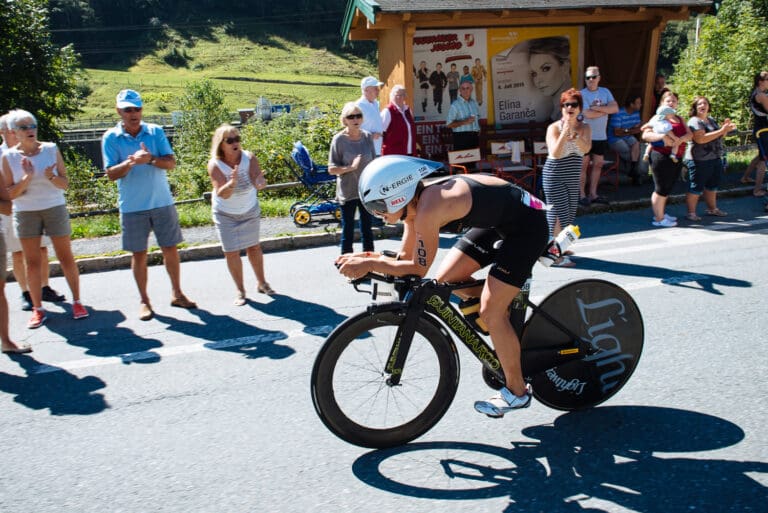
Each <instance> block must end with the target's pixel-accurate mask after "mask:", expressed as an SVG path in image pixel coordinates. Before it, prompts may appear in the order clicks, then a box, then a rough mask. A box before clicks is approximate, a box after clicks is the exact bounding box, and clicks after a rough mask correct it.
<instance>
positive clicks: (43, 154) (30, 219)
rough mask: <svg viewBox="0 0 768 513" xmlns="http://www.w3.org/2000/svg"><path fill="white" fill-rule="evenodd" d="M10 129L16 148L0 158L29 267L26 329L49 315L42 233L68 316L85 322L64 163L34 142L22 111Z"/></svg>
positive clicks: (32, 126)
mask: <svg viewBox="0 0 768 513" xmlns="http://www.w3.org/2000/svg"><path fill="white" fill-rule="evenodd" d="M11 128H13V129H14V130H15V131H16V135H17V137H18V139H19V144H18V145H17V146H16V147H14V148H12V149H10V150H9V151H7V152H6V153H4V154H3V163H2V165H3V179H4V181H5V186H6V187H7V188H8V195H9V196H10V198H11V200H12V201H13V221H14V228H15V231H16V235H17V236H18V237H19V240H20V241H21V248H22V251H23V253H24V260H25V262H26V265H27V282H28V285H29V294H30V296H31V298H32V307H33V311H32V318H30V320H29V322H28V323H27V327H28V328H37V327H39V326H41V325H42V324H43V322H45V320H46V319H47V315H46V312H45V310H44V309H43V307H42V286H41V282H42V279H41V261H40V239H41V237H42V235H43V233H46V234H47V235H48V236H49V237H50V238H51V242H52V244H53V249H54V251H55V252H56V257H57V258H58V259H59V263H60V264H61V270H62V272H63V273H64V277H65V278H66V280H67V284H68V285H69V289H70V290H71V291H72V300H73V303H72V316H73V317H74V318H75V319H82V318H85V317H88V311H87V310H86V309H85V307H84V306H83V305H82V304H81V303H80V273H79V271H78V269H77V265H76V264H75V258H74V255H73V254H72V244H71V241H70V234H71V231H72V230H71V227H70V224H69V213H68V212H67V207H66V199H65V197H64V190H66V189H67V187H68V186H69V180H68V179H67V172H66V168H65V166H64V159H63V158H62V156H61V152H60V151H59V150H58V148H57V147H56V145H55V144H53V143H47V142H41V141H39V140H38V139H37V120H36V119H35V117H34V116H33V115H32V114H31V113H29V112H26V111H21V110H19V111H14V115H13V117H12V118H11Z"/></svg>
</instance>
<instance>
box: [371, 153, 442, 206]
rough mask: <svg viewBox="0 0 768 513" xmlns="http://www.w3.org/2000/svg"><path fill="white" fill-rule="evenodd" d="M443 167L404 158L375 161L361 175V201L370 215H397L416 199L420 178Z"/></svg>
mask: <svg viewBox="0 0 768 513" xmlns="http://www.w3.org/2000/svg"><path fill="white" fill-rule="evenodd" d="M442 167H443V165H442V164H441V163H440V162H434V161H432V160H426V159H420V158H416V157H407V156H405V155H385V156H383V157H379V158H377V159H374V160H373V161H371V163H370V164H368V165H367V166H366V167H365V169H364V170H363V173H362V174H361V175H360V181H359V182H358V184H357V190H358V192H359V194H360V201H362V202H363V206H364V207H365V209H366V210H367V211H368V212H370V213H371V214H373V213H374V212H389V213H390V214H391V213H393V212H397V211H398V210H400V209H401V208H403V207H405V206H406V205H407V204H408V202H409V201H411V200H412V199H413V195H414V194H416V187H417V186H418V185H419V182H420V181H421V179H422V178H424V177H425V176H429V175H431V174H432V173H434V172H435V171H437V170H438V169H441V168H442Z"/></svg>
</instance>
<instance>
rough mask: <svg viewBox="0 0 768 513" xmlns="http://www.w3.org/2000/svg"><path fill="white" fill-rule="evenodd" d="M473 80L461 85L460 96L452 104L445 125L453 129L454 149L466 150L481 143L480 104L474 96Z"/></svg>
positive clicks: (465, 81) (463, 82)
mask: <svg viewBox="0 0 768 513" xmlns="http://www.w3.org/2000/svg"><path fill="white" fill-rule="evenodd" d="M473 87H474V86H473V85H472V82H470V81H468V80H464V81H462V82H461V84H460V85H459V97H458V98H457V99H456V101H455V102H453V103H452V104H451V108H450V109H449V110H448V117H447V118H446V119H445V125H446V126H447V127H448V128H450V129H451V130H453V149H454V150H465V149H467V148H477V147H478V146H479V145H480V106H479V105H478V104H477V102H476V101H475V99H474V98H472V89H473Z"/></svg>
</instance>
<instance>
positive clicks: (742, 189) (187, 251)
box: [9, 185, 752, 281]
mask: <svg viewBox="0 0 768 513" xmlns="http://www.w3.org/2000/svg"><path fill="white" fill-rule="evenodd" d="M717 194H718V197H723V198H733V197H740V196H749V195H751V194H752V187H751V186H749V185H746V186H739V187H734V188H731V189H723V190H720V191H718V193H717ZM684 202H685V194H674V195H671V196H669V199H668V203H669V204H678V203H684ZM650 206H651V199H650V195H649V196H648V197H646V198H641V199H633V200H624V201H616V202H612V203H610V204H609V205H595V206H592V207H590V208H589V209H583V208H581V207H579V209H578V211H577V216H578V215H589V214H601V213H607V212H623V211H627V210H638V209H641V208H649V207H650ZM402 233H403V227H402V225H401V224H398V225H395V226H382V227H374V228H373V235H374V237H376V238H377V239H386V238H390V237H395V236H400V235H402ZM357 237H359V234H358V233H356V239H357ZM340 240H341V234H340V233H339V232H338V231H333V232H325V233H311V234H307V235H288V236H285V237H273V238H267V239H264V240H262V241H261V247H262V249H263V250H264V252H265V253H269V252H273V251H289V250H293V249H305V248H313V247H320V246H334V245H338V244H339V242H340ZM223 256H224V253H223V252H222V251H221V244H204V245H201V246H194V247H189V248H183V249H180V250H179V258H180V260H181V261H182V262H191V261H196V260H210V259H214V258H221V257H223ZM75 261H76V263H77V267H78V269H79V270H80V273H81V274H85V273H98V272H104V271H114V270H118V269H130V267H131V255H130V254H127V253H126V254H123V255H116V256H99V257H89V258H81V259H76V260H75ZM162 263H163V257H162V252H161V251H160V250H157V251H152V252H150V253H148V255H147V264H148V265H162ZM50 269H51V272H50V275H51V276H62V273H61V267H60V266H59V263H58V262H51V265H50ZM9 281H12V279H9Z"/></svg>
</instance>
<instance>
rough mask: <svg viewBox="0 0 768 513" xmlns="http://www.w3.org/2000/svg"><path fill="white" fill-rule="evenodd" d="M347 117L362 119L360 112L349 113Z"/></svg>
mask: <svg viewBox="0 0 768 513" xmlns="http://www.w3.org/2000/svg"><path fill="white" fill-rule="evenodd" d="M347 119H363V115H362V114H350V115H349V116H347Z"/></svg>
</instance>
